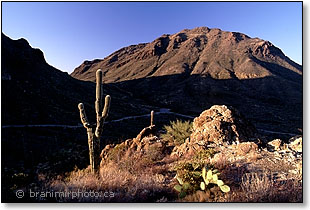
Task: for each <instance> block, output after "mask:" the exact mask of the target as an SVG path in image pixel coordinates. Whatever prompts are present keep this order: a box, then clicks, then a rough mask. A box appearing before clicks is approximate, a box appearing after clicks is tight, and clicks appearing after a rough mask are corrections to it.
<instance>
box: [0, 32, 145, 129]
mask: <svg viewBox="0 0 310 210" xmlns="http://www.w3.org/2000/svg"><path fill="white" fill-rule="evenodd" d="M1 44H2V47H1V50H2V53H1V54H2V57H1V60H2V62H1V82H2V86H1V95H2V96H1V97H2V104H1V105H2V125H18V124H26V125H29V124H57V125H77V124H79V123H80V119H79V111H78V108H77V105H78V103H80V102H83V103H85V106H87V107H86V110H87V112H88V113H89V114H88V116H89V118H90V119H91V120H94V119H92V118H94V116H95V113H94V112H95V111H94V101H95V84H93V83H92V82H84V81H79V80H77V79H74V78H72V77H71V76H70V75H68V74H67V73H65V72H62V71H60V70H58V69H56V68H54V67H52V66H50V65H49V64H48V63H46V61H45V59H44V55H43V52H42V51H41V50H39V49H34V48H32V47H31V46H30V45H29V43H28V42H27V41H26V40H25V39H19V40H12V39H10V38H9V37H7V36H5V35H4V34H2V35H1ZM104 94H110V95H111V96H112V104H111V109H112V111H111V114H110V116H109V119H115V118H121V117H124V116H128V115H138V114H141V113H144V114H145V113H148V112H149V111H150V108H147V107H144V106H143V103H142V102H141V101H138V100H136V101H135V100H134V99H132V98H131V97H130V95H128V93H126V92H123V91H120V90H119V89H118V88H116V87H114V86H113V85H109V86H108V85H104Z"/></svg>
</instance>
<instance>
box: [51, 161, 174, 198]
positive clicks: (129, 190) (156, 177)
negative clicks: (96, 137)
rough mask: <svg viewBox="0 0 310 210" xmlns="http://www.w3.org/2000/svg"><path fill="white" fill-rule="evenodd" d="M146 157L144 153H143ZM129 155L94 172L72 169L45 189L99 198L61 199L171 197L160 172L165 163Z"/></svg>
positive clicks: (164, 178) (164, 177)
mask: <svg viewBox="0 0 310 210" xmlns="http://www.w3.org/2000/svg"><path fill="white" fill-rule="evenodd" d="M147 157H148V156H147ZM147 157H142V158H141V157H139V156H137V155H132V156H130V157H127V158H124V156H119V157H116V158H115V159H113V160H110V161H108V162H107V163H106V164H104V165H102V166H101V168H100V173H99V174H98V175H93V174H91V173H90V170H89V168H87V169H84V170H75V171H73V172H71V173H70V174H68V175H67V176H66V177H61V178H57V179H55V180H53V181H51V182H50V183H49V186H48V188H49V189H52V190H53V191H61V192H70V191H71V192H72V191H73V192H77V191H81V192H91V191H94V192H97V193H99V194H100V195H104V196H100V197H98V196H97V197H85V196H79V197H75V198H72V197H69V198H61V199H59V200H58V201H62V202H155V201H157V200H159V201H161V200H165V199H167V198H163V195H165V196H168V197H169V196H170V197H171V196H174V195H173V194H174V192H173V191H172V188H170V187H168V186H167V179H171V178H172V177H168V176H165V175H163V174H161V172H163V171H164V172H167V168H168V167H167V165H165V164H162V165H161V164H158V163H156V162H153V161H152V159H151V157H149V158H147Z"/></svg>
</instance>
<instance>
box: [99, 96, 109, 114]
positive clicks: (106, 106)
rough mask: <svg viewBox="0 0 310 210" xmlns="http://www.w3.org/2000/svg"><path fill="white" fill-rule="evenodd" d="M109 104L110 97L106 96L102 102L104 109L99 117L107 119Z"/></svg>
mask: <svg viewBox="0 0 310 210" xmlns="http://www.w3.org/2000/svg"><path fill="white" fill-rule="evenodd" d="M110 103H111V96H110V95H107V96H106V97H105V100H104V108H103V111H102V115H101V116H102V117H103V118H104V119H106V118H107V117H108V114H109V109H110Z"/></svg>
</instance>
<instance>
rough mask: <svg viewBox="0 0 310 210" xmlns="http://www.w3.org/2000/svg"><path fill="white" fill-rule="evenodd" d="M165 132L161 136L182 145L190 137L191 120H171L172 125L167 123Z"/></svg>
mask: <svg viewBox="0 0 310 210" xmlns="http://www.w3.org/2000/svg"><path fill="white" fill-rule="evenodd" d="M164 130H165V131H166V133H165V134H162V135H161V138H163V139H166V140H168V141H171V142H173V143H174V144H175V145H180V144H183V143H184V142H185V140H186V139H187V138H189V137H190V135H191V133H192V123H191V122H190V121H181V120H177V121H173V122H171V121H170V125H165V126H164Z"/></svg>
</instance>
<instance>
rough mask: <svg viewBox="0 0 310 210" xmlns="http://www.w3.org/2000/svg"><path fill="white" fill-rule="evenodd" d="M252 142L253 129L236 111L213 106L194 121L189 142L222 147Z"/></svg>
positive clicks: (253, 138)
mask: <svg viewBox="0 0 310 210" xmlns="http://www.w3.org/2000/svg"><path fill="white" fill-rule="evenodd" d="M254 140H257V138H256V129H255V127H254V126H253V125H252V124H251V123H250V122H249V121H247V120H246V119H245V118H244V117H243V116H242V115H241V114H240V113H239V112H238V111H237V110H235V109H234V108H232V107H227V106H225V105H214V106H212V107H211V108H210V109H208V110H206V111H204V112H202V113H201V114H200V116H199V117H196V118H195V119H194V122H193V133H192V135H191V140H190V141H191V143H198V144H200V145H207V144H210V143H215V144H217V145H223V144H224V143H228V144H232V143H233V142H236V143H237V142H246V141H254Z"/></svg>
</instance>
